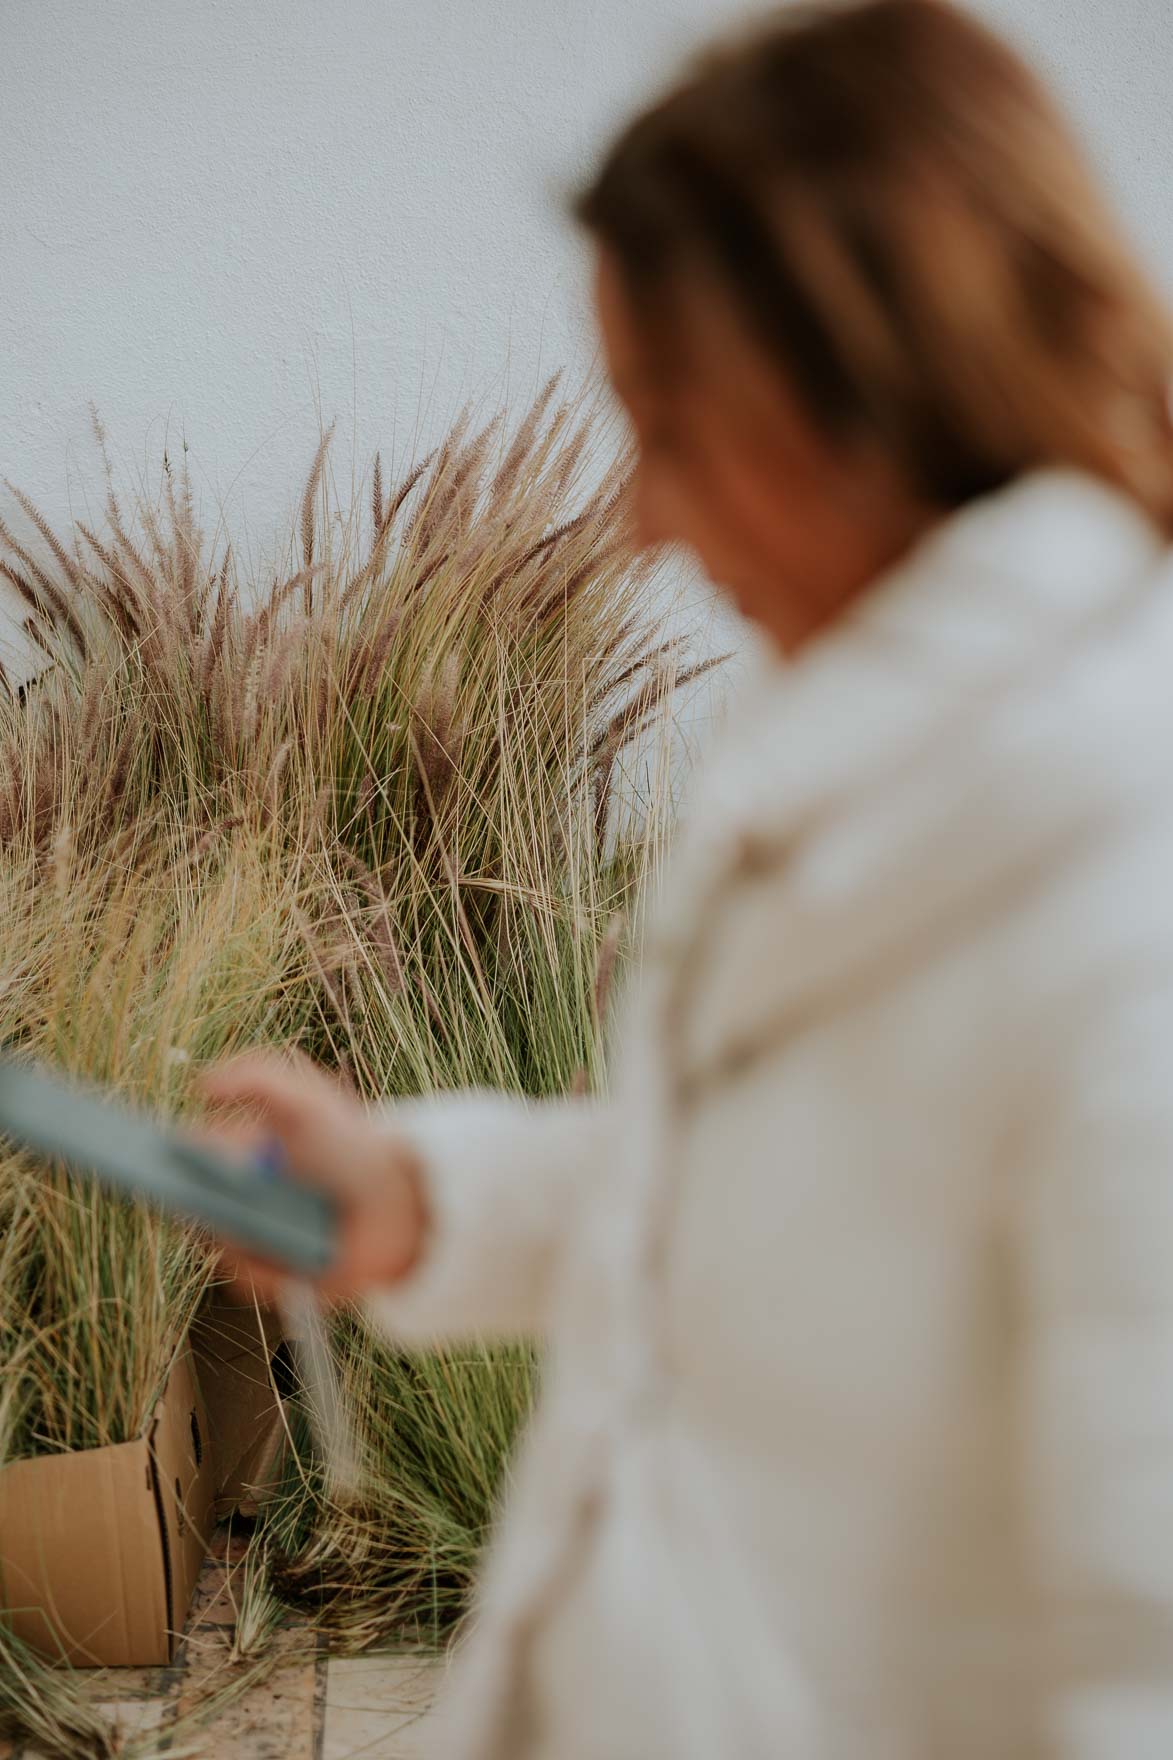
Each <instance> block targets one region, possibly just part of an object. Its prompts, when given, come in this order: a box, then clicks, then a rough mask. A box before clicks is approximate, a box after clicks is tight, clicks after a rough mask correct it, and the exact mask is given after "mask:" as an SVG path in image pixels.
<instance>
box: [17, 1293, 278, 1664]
mask: <svg viewBox="0 0 1173 1760" xmlns="http://www.w3.org/2000/svg"><path fill="white" fill-rule="evenodd" d="M288 1377H289V1368H288V1346H287V1345H285V1344H284V1343H283V1341H282V1338H281V1332H280V1326H279V1323H278V1321H277V1319H276V1316H275V1315H274V1314H273V1313H272V1312H271V1311H270V1310H266V1309H258V1308H256V1307H242V1306H239V1305H236V1304H234V1303H232V1302H229V1301H227V1300H226V1298H225V1297H224V1295H223V1293H222V1291H220V1290H218V1289H215V1288H214V1289H212V1290H211V1291H210V1292H209V1294H208V1296H207V1298H206V1299H205V1302H204V1304H203V1306H202V1307H201V1310H200V1314H199V1317H198V1319H197V1321H196V1324H195V1326H194V1327H193V1329H192V1335H191V1340H190V1342H189V1344H188V1345H187V1346H186V1347H185V1349H184V1350H183V1352H182V1353H181V1354H180V1356H179V1357H178V1358H177V1360H176V1362H175V1366H174V1368H173V1369H172V1371H171V1374H170V1376H169V1377H168V1380H167V1384H166V1386H165V1387H164V1389H163V1392H162V1394H161V1395H160V1398H159V1400H158V1402H157V1404H156V1406H155V1410H154V1412H153V1413H152V1415H151V1419H150V1422H149V1423H148V1424H147V1426H146V1428H145V1429H144V1431H143V1434H142V1435H141V1436H140V1437H137V1438H136V1439H135V1441H133V1442H125V1443H121V1444H119V1445H118V1446H116V1447H111V1448H94V1449H86V1450H84V1451H82V1452H79V1453H76V1454H53V1455H41V1456H38V1457H37V1458H36V1459H34V1460H27V1461H13V1462H10V1463H9V1465H8V1466H6V1467H2V1468H0V1610H2V1617H3V1618H4V1620H5V1621H6V1623H7V1624H8V1625H9V1627H10V1628H11V1630H12V1631H14V1632H15V1633H16V1635H17V1637H19V1638H21V1639H23V1640H24V1642H26V1643H28V1644H31V1645H32V1646H34V1647H35V1648H36V1649H37V1650H39V1651H40V1652H42V1654H44V1655H45V1656H47V1657H49V1658H50V1659H52V1660H60V1661H68V1662H70V1663H72V1664H73V1665H74V1666H75V1667H79V1668H89V1667H97V1666H103V1667H119V1666H125V1665H130V1664H136V1665H137V1664H156V1663H167V1662H170V1661H171V1660H172V1657H173V1655H174V1651H175V1645H176V1643H177V1641H178V1636H179V1633H180V1632H181V1631H182V1629H183V1625H184V1621H185V1620H186V1618H187V1613H188V1609H189V1607H190V1606H191V1598H192V1593H193V1591H194V1589H195V1584H196V1579H197V1577H198V1576H199V1572H200V1566H201V1565H202V1563H203V1560H204V1554H205V1552H206V1550H207V1542H208V1536H209V1534H210V1531H211V1529H212V1527H213V1526H214V1524H215V1523H216V1522H217V1521H218V1520H220V1519H221V1518H222V1517H223V1516H225V1515H227V1514H229V1513H230V1512H231V1511H233V1510H240V1511H242V1512H243V1513H246V1514H247V1513H251V1512H252V1511H254V1510H255V1508H256V1502H257V1499H258V1497H260V1496H261V1495H263V1493H264V1490H265V1489H266V1488H267V1487H268V1486H269V1485H271V1484H272V1482H273V1480H274V1479H275V1478H276V1476H277V1475H278V1473H279V1472H280V1470H281V1464H282V1460H283V1457H284V1451H285V1442H286V1436H287V1428H286V1418H285V1410H284V1403H283V1398H282V1395H283V1393H287V1392H288V1391H289V1385H290V1383H289V1379H288Z"/></svg>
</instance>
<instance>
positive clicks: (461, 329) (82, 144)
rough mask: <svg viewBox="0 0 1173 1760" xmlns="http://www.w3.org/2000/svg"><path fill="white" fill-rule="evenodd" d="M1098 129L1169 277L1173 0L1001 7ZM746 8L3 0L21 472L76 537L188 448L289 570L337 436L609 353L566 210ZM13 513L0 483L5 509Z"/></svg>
mask: <svg viewBox="0 0 1173 1760" xmlns="http://www.w3.org/2000/svg"><path fill="white" fill-rule="evenodd" d="M984 9H985V10H986V11H987V12H989V13H990V14H991V15H992V16H994V17H995V18H997V19H999V20H1000V21H1001V22H1003V23H1008V24H1010V25H1011V26H1012V28H1013V29H1015V30H1016V31H1017V32H1018V33H1019V34H1020V36H1021V38H1022V40H1023V41H1024V42H1025V44H1026V46H1027V47H1028V48H1029V49H1031V50H1032V51H1033V52H1035V53H1036V54H1037V55H1039V56H1040V57H1041V58H1042V60H1043V61H1044V63H1045V65H1046V66H1047V68H1048V69H1049V70H1050V71H1051V72H1052V73H1053V74H1054V76H1055V77H1056V78H1057V80H1058V81H1059V83H1060V86H1061V88H1062V90H1063V91H1064V92H1065V94H1066V96H1067V99H1068V102H1069V105H1070V108H1071V109H1072V110H1073V111H1074V113H1075V114H1076V116H1077V118H1078V119H1079V121H1080V122H1081V123H1082V124H1083V125H1084V127H1085V129H1086V131H1087V134H1088V136H1089V138H1090V140H1091V143H1092V146H1093V149H1094V151H1095V153H1096V155H1097V157H1098V159H1099V161H1100V163H1101V164H1102V166H1103V168H1104V170H1105V172H1106V174H1107V175H1108V177H1109V178H1110V180H1111V182H1112V184H1113V186H1114V187H1115V189H1116V191H1117V192H1118V195H1119V197H1120V200H1121V203H1122V206H1123V209H1124V212H1125V214H1126V216H1127V219H1128V220H1129V222H1130V224H1131V226H1132V229H1133V231H1134V234H1135V235H1136V236H1137V237H1138V238H1139V239H1140V240H1141V242H1142V244H1143V246H1144V248H1145V250H1146V252H1147V254H1148V257H1149V259H1150V261H1151V262H1152V264H1153V265H1154V266H1155V268H1156V270H1157V272H1158V275H1159V276H1160V277H1161V279H1162V280H1163V282H1164V283H1165V285H1166V286H1167V287H1168V288H1169V289H1170V291H1173V203H1171V202H1170V200H1169V174H1170V160H1171V157H1173V154H1171V139H1173V124H1171V122H1170V115H1169V87H1170V74H1171V73H1173V26H1171V24H1170V17H1171V16H1173V15H1171V13H1170V9H1169V0H1017V3H1016V0H984ZM743 10H744V8H743V7H742V6H741V5H734V4H732V3H731V0H638V3H636V0H591V4H589V5H588V4H586V3H585V0H0V68H2V69H3V86H2V91H3V101H2V107H0V118H2V127H0V140H2V143H3V144H2V147H0V151H2V154H3V159H2V160H0V476H3V477H9V478H11V479H12V480H14V481H15V482H16V483H18V484H19V485H20V486H21V487H22V488H24V489H26V490H27V491H28V492H29V493H30V494H31V495H32V496H33V497H34V499H35V500H37V501H38V502H39V503H40V504H41V505H42V507H44V508H45V510H46V511H47V512H48V513H49V514H50V516H51V517H52V518H53V519H55V520H59V521H64V520H65V519H66V518H67V516H68V514H69V511H70V508H71V507H74V508H77V507H79V506H80V505H81V502H82V497H83V495H84V492H85V490H86V489H87V488H88V490H89V492H90V493H91V494H93V493H94V491H95V490H97V489H98V488H99V487H100V477H99V475H98V473H97V472H96V470H95V468H94V459H93V448H92V444H91V442H90V439H89V429H88V419H87V415H86V407H87V404H88V402H89V400H90V399H91V398H92V399H94V400H95V401H96V402H97V404H98V406H99V408H100V411H101V413H102V415H103V417H104V420H105V422H106V425H107V428H108V430H109V433H110V437H111V441H112V443H113V446H114V449H115V452H116V455H117V457H118V460H119V463H120V465H121V466H122V467H124V468H125V469H126V470H127V471H128V472H130V473H131V474H133V473H134V472H135V471H137V470H141V469H143V468H144V467H145V466H146V465H147V464H148V463H149V464H151V465H155V466H157V461H158V455H159V452H160V450H161V443H162V440H163V437H164V435H167V436H168V438H169V443H170V444H171V446H172V447H173V448H174V447H175V445H176V444H177V441H178V438H179V436H181V435H185V436H186V437H187V440H188V442H189V444H190V447H191V453H190V457H191V459H192V462H193V467H194V471H195V474H196V479H197V483H198V485H199V487H200V492H201V498H202V505H203V512H204V514H205V516H206V517H208V518H209V520H210V521H211V522H212V523H213V524H214V523H215V521H216V518H217V516H218V511H219V510H220V509H221V508H223V509H224V513H225V517H226V519H227V522H228V525H229V527H230V528H231V530H232V531H233V533H234V536H235V538H236V540H237V543H238V545H244V546H245V547H247V546H248V545H249V544H250V543H251V544H252V546H253V547H254V549H255V550H257V551H259V552H260V553H261V554H262V555H264V554H269V553H271V551H272V548H273V544H274V540H275V536H276V534H277V533H278V531H279V530H280V528H281V522H282V520H283V519H284V518H285V516H286V514H287V512H288V509H289V507H290V505H291V501H292V499H293V497H294V496H295V494H296V492H297V488H298V486H299V484H300V480H301V478H302V476H303V473H304V471H305V469H306V466H307V463H308V460H309V458H310V456H311V455H312V453H313V450H314V446H315V443H316V439H317V433H318V412H319V409H320V413H321V415H322V416H323V417H324V419H325V420H327V421H328V420H330V419H331V418H332V417H335V416H336V417H337V418H338V424H339V432H338V439H337V442H336V447H335V452H334V468H335V471H336V473H337V475H338V476H339V478H340V479H341V480H342V481H344V482H346V481H348V480H349V477H350V472H351V468H352V463H356V464H357V468H358V470H359V472H360V473H361V472H362V470H364V469H365V468H366V466H367V464H368V463H369V459H370V456H371V454H372V453H373V450H374V448H375V446H376V445H381V446H382V447H383V449H384V456H385V459H386V457H387V455H388V454H390V455H391V456H392V457H393V458H394V459H395V460H397V461H402V460H403V459H405V458H407V457H409V456H411V455H412V454H413V453H414V452H415V451H416V450H417V449H422V448H426V447H427V446H430V445H431V444H432V443H433V441H434V439H435V437H436V435H437V433H438V432H439V431H440V429H442V428H443V427H444V425H445V424H446V423H447V421H448V419H449V418H450V417H451V416H452V415H453V414H454V413H455V411H456V410H457V408H458V407H459V406H460V404H461V403H462V402H463V400H464V399H465V398H466V397H469V396H474V397H477V398H478V399H480V400H481V403H482V406H483V407H484V408H485V409H489V408H492V407H495V405H496V402H497V400H498V398H499V397H501V396H502V395H506V394H507V395H508V396H509V398H510V399H511V401H512V402H513V403H514V404H515V405H519V404H520V403H522V402H523V401H525V400H527V399H528V398H529V397H530V396H532V395H533V393H534V391H535V390H536V388H537V386H538V385H539V384H540V383H541V381H542V379H543V378H544V377H545V376H546V374H547V373H548V372H549V371H550V370H552V368H553V367H554V366H555V365H557V364H560V363H563V362H565V363H566V364H567V367H568V369H569V374H570V376H572V377H573V375H574V374H576V373H579V372H581V371H583V370H586V369H587V368H588V367H589V364H590V360H591V356H592V352H593V350H594V347H595V336H594V332H593V328H592V320H591V314H590V311H589V308H588V303H587V267H588V256H587V249H586V246H585V244H584V243H583V242H582V241H581V240H580V239H579V238H578V237H577V236H576V234H575V233H574V232H573V230H572V229H571V227H570V225H569V223H568V222H566V221H565V220H564V219H563V217H562V214H561V212H560V210H559V208H558V205H557V194H556V184H557V180H558V179H560V178H564V177H573V176H575V175H577V174H578V173H580V172H583V171H585V170H586V169H587V168H588V167H589V164H590V162H591V160H592V158H593V156H594V154H595V153H596V151H597V150H598V149H599V148H600V146H601V144H602V143H603V142H604V141H605V140H606V138H607V136H608V134H609V133H610V132H611V130H612V129H613V128H615V127H616V126H617V125H618V124H619V122H620V121H621V120H622V119H623V118H624V117H625V116H626V115H627V113H628V112H629V110H630V109H631V108H632V107H633V106H634V105H636V104H637V103H638V102H639V101H640V100H641V98H642V97H643V96H644V95H645V94H647V93H648V92H650V91H651V90H652V89H654V87H655V86H656V85H657V84H658V83H659V82H660V80H661V79H663V78H665V77H667V76H668V74H670V72H671V70H672V68H673V66H674V64H675V62H676V60H677V58H678V56H679V55H680V54H681V53H682V52H683V50H684V49H685V48H686V47H687V46H688V45H690V44H691V43H694V42H696V41H698V40H699V39H701V38H702V37H704V36H705V35H706V34H708V33H709V31H710V30H712V29H713V28H715V27H716V26H717V25H719V23H720V22H721V20H722V19H723V18H728V17H730V16H733V15H734V14H739V13H741V12H742V11H743ZM10 511H11V508H10V504H9V503H8V502H7V498H6V497H5V495H4V491H3V490H2V489H0V512H5V513H8V512H10Z"/></svg>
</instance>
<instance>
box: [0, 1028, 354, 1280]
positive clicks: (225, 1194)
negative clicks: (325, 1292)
mask: <svg viewBox="0 0 1173 1760" xmlns="http://www.w3.org/2000/svg"><path fill="white" fill-rule="evenodd" d="M0 1136H2V1137H7V1138H8V1139H9V1140H10V1141H11V1142H12V1143H13V1144H14V1145H16V1146H17V1147H19V1148H22V1149H29V1150H32V1151H33V1152H34V1153H35V1154H36V1155H38V1156H42V1157H44V1158H45V1159H46V1160H49V1161H57V1162H62V1163H64V1165H65V1166H66V1167H68V1168H69V1169H70V1170H71V1172H75V1173H80V1174H88V1175H92V1176H93V1177H95V1178H97V1179H98V1180H100V1181H101V1182H102V1183H103V1185H105V1186H107V1187H109V1189H110V1190H111V1191H114V1192H119V1193H121V1194H122V1195H123V1196H125V1197H128V1198H143V1199H146V1200H147V1202H149V1203H152V1204H156V1205H158V1206H159V1208H160V1209H162V1210H165V1211H167V1212H169V1213H170V1214H172V1215H174V1216H177V1217H184V1218H187V1219H188V1220H189V1221H192V1222H197V1223H202V1224H203V1225H204V1226H205V1227H207V1228H209V1229H211V1230H212V1231H213V1232H214V1233H216V1234H218V1235H222V1236H224V1237H226V1238H227V1239H229V1240H231V1241H233V1242H235V1243H236V1245H237V1246H240V1247H243V1248H245V1249H246V1250H247V1251H249V1252H252V1253H255V1254H256V1255H257V1256H258V1258H264V1259H268V1260H272V1261H273V1262H274V1263H275V1264H277V1265H279V1266H282V1267H284V1268H285V1269H287V1270H288V1271H290V1272H291V1273H294V1274H296V1275H299V1276H313V1275H315V1274H318V1273H320V1272H322V1271H324V1270H325V1269H326V1268H327V1267H328V1266H329V1265H330V1263H331V1261H332V1260H333V1259H334V1257H335V1250H336V1244H337V1215H336V1212H335V1209H334V1206H333V1204H332V1202H331V1201H330V1199H329V1198H328V1197H327V1196H326V1195H325V1194H324V1193H322V1192H318V1191H315V1190H314V1189H313V1188H312V1187H310V1186H303V1185H298V1184H296V1183H295V1182H294V1181H293V1180H290V1179H286V1178H284V1177H282V1175H281V1174H280V1173H279V1172H278V1171H275V1169H274V1167H273V1165H272V1164H271V1162H270V1163H268V1164H264V1163H262V1162H260V1161H251V1160H249V1159H248V1157H247V1156H244V1155H230V1154H226V1153H223V1152H221V1151H217V1150H211V1149H208V1148H206V1147H205V1146H204V1145H203V1144H202V1143H197V1142H195V1141H193V1140H192V1139H191V1138H189V1137H186V1136H185V1135H184V1134H183V1132H182V1130H180V1129H178V1128H174V1129H173V1128H169V1127H166V1126H163V1125H160V1124H157V1123H156V1122H155V1121H154V1120H153V1119H151V1118H149V1117H148V1116H147V1115H146V1114H145V1113H139V1112H135V1111H134V1110H132V1109H131V1108H130V1107H128V1106H126V1105H124V1104H122V1103H121V1102H119V1101H115V1100H112V1099H110V1098H109V1097H108V1096H106V1095H104V1094H102V1093H101V1092H100V1091H99V1090H97V1089H95V1088H90V1087H86V1086H85V1085H83V1084H81V1083H79V1082H75V1081H73V1080H72V1079H70V1080H65V1079H64V1078H62V1077H61V1076H59V1075H55V1074H53V1073H52V1072H50V1071H49V1070H47V1069H45V1068H44V1067H41V1066H37V1065H34V1064H32V1063H31V1062H28V1061H26V1060H25V1059H24V1058H21V1057H14V1056H12V1055H10V1054H7V1053H0Z"/></svg>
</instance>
